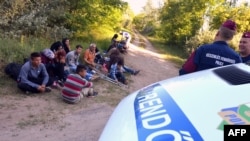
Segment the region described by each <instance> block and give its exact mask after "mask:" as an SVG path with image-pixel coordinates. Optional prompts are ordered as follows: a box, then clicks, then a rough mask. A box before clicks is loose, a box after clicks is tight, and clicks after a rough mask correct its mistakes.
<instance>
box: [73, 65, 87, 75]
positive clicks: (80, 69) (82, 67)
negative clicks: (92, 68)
mask: <svg viewBox="0 0 250 141" xmlns="http://www.w3.org/2000/svg"><path fill="white" fill-rule="evenodd" d="M83 70H87V67H86V66H85V65H77V67H76V73H79V72H81V71H83Z"/></svg>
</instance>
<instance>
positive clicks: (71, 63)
mask: <svg viewBox="0 0 250 141" xmlns="http://www.w3.org/2000/svg"><path fill="white" fill-rule="evenodd" d="M66 61H67V64H68V66H70V67H76V64H75V58H74V55H73V54H71V53H69V54H67V57H66Z"/></svg>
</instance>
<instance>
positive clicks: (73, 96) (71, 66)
mask: <svg viewBox="0 0 250 141" xmlns="http://www.w3.org/2000/svg"><path fill="white" fill-rule="evenodd" d="M82 49H83V47H82V46H81V45H76V48H75V49H73V50H71V47H70V45H69V39H68V38H65V39H63V40H62V42H61V41H57V42H54V43H53V44H52V45H51V47H50V48H46V49H44V50H42V51H40V52H32V53H31V54H30V58H29V60H28V61H27V62H26V63H25V64H24V65H23V66H22V68H21V71H20V74H19V77H18V88H20V89H21V90H22V91H24V92H26V93H43V92H50V91H51V87H56V88H60V90H61V95H62V97H63V99H64V100H65V101H67V102H69V103H76V102H79V101H80V99H81V98H82V97H83V96H88V97H92V96H96V95H97V94H98V93H97V92H95V91H94V90H93V82H91V81H93V80H94V79H96V78H98V75H96V72H95V70H96V69H100V70H101V72H103V73H105V74H106V75H107V76H108V77H110V78H112V79H113V80H115V81H117V82H120V83H123V84H128V82H127V80H126V78H125V75H124V74H123V73H124V72H129V73H131V74H134V75H136V74H138V73H139V70H133V69H131V68H129V67H127V66H126V65H125V64H124V57H123V56H122V54H121V52H120V51H119V49H117V48H113V49H112V50H110V51H109V52H108V53H107V54H109V55H107V54H106V55H105V56H102V55H101V54H100V51H99V50H98V49H97V47H96V44H95V43H91V44H90V45H89V47H88V48H87V49H86V50H85V51H84V53H83V54H82V56H83V58H82V62H81V61H80V60H81V59H80V56H81V52H82ZM104 58H106V59H105V60H104V61H103V59H104ZM107 58H109V59H107ZM101 60H102V61H101ZM100 62H101V63H100Z"/></svg>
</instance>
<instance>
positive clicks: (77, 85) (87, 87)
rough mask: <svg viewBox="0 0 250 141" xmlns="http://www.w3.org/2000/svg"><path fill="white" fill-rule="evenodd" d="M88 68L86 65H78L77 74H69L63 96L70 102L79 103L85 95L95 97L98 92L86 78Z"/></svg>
mask: <svg viewBox="0 0 250 141" xmlns="http://www.w3.org/2000/svg"><path fill="white" fill-rule="evenodd" d="M86 73H87V68H86V66H84V65H78V66H77V68H76V74H70V75H68V77H67V79H66V82H65V83H64V87H63V89H62V92H61V94H62V98H63V100H65V101H66V102H69V103H77V102H79V101H80V100H81V98H83V96H88V97H93V96H96V95H97V94H98V93H97V92H95V91H94V89H93V83H92V82H88V81H87V80H86V79H84V77H85V75H86Z"/></svg>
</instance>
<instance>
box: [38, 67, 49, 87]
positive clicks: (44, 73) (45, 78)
mask: <svg viewBox="0 0 250 141" xmlns="http://www.w3.org/2000/svg"><path fill="white" fill-rule="evenodd" d="M39 67H40V68H41V73H42V76H43V77H44V79H43V84H42V85H44V86H46V84H47V83H48V81H49V74H48V72H47V70H46V68H45V66H44V64H40V66H39Z"/></svg>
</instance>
